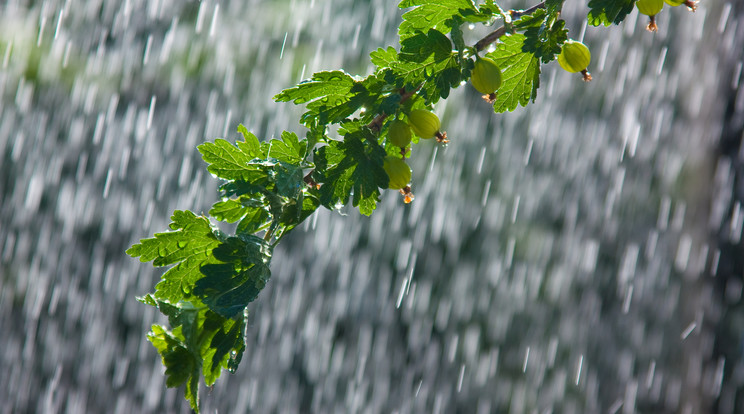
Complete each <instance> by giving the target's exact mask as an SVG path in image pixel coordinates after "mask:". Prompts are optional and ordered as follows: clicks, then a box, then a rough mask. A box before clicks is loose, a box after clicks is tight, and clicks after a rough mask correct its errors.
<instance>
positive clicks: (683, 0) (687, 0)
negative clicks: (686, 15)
mask: <svg viewBox="0 0 744 414" xmlns="http://www.w3.org/2000/svg"><path fill="white" fill-rule="evenodd" d="M664 3H666V4H668V5H670V6H672V7H677V6H681V5H683V4H684V5H685V6H687V8H688V9H690V10H692V11H695V10H697V2H696V1H692V0H664Z"/></svg>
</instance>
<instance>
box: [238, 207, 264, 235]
mask: <svg viewBox="0 0 744 414" xmlns="http://www.w3.org/2000/svg"><path fill="white" fill-rule="evenodd" d="M270 219H271V215H270V214H269V212H268V211H267V210H266V208H264V207H263V206H261V207H246V209H245V217H243V219H242V220H240V223H238V228H237V229H236V230H235V232H236V234H237V235H238V236H248V235H251V234H253V233H256V232H257V231H260V230H261V229H263V228H264V227H265V226H266V225H267V223H268V222H269V220H270Z"/></svg>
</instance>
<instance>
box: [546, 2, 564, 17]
mask: <svg viewBox="0 0 744 414" xmlns="http://www.w3.org/2000/svg"><path fill="white" fill-rule="evenodd" d="M564 1H565V0H545V10H547V11H548V14H550V15H555V14H557V13H560V11H561V10H562V9H563V2H564Z"/></svg>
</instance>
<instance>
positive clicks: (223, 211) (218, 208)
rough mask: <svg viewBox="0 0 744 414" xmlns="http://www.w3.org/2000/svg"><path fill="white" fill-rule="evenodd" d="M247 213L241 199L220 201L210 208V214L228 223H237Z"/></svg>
mask: <svg viewBox="0 0 744 414" xmlns="http://www.w3.org/2000/svg"><path fill="white" fill-rule="evenodd" d="M245 213H246V210H245V207H243V205H242V204H241V203H240V201H238V200H232V199H227V200H224V201H218V202H216V203H214V205H212V208H211V209H210V210H209V215H210V216H212V217H214V218H216V219H217V220H219V221H224V222H227V223H235V222H236V221H238V220H240V219H241V218H243V216H244V215H245Z"/></svg>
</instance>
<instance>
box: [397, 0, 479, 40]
mask: <svg viewBox="0 0 744 414" xmlns="http://www.w3.org/2000/svg"><path fill="white" fill-rule="evenodd" d="M398 7H400V8H401V9H405V8H408V7H413V9H411V10H409V11H407V12H405V13H403V22H401V24H400V26H399V27H398V35H399V36H400V40H401V42H403V40H405V39H407V38H408V37H411V36H414V35H416V32H424V33H426V32H427V31H429V29H436V30H437V31H439V32H442V33H449V29H450V27H449V26H447V24H446V21H447V20H448V19H450V18H452V16H462V17H467V16H470V15H474V14H477V13H478V11H477V9H476V8H475V5H474V4H473V2H472V1H471V0H403V1H401V2H400V4H398Z"/></svg>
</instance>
